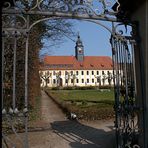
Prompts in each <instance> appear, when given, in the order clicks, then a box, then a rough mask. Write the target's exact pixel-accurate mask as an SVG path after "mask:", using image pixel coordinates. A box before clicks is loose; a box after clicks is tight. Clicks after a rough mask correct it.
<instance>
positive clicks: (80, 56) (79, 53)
mask: <svg viewBox="0 0 148 148" xmlns="http://www.w3.org/2000/svg"><path fill="white" fill-rule="evenodd" d="M75 56H76V59H77V60H78V61H79V62H82V61H83V60H84V46H83V44H82V41H81V39H80V35H79V34H78V39H77V41H76V46H75Z"/></svg>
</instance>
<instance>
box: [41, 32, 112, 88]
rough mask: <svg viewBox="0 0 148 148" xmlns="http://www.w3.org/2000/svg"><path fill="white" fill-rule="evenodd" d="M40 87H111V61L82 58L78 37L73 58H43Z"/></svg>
mask: <svg viewBox="0 0 148 148" xmlns="http://www.w3.org/2000/svg"><path fill="white" fill-rule="evenodd" d="M39 74H40V78H41V87H45V86H46V87H66V86H101V85H113V77H112V76H113V65H112V59H111V58H110V57H108V56H84V46H83V43H82V41H81V39H80V36H79V35H78V39H77V41H76V46H75V56H45V57H44V59H43V61H42V62H41V64H40V71H39Z"/></svg>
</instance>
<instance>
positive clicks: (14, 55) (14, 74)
mask: <svg viewBox="0 0 148 148" xmlns="http://www.w3.org/2000/svg"><path fill="white" fill-rule="evenodd" d="M15 33H16V32H15ZM15 33H14V50H13V97H12V99H13V111H15V106H16V104H15V103H16V101H15V99H16V95H15V93H16V90H15V87H16V85H15V84H16V46H17V45H16V44H17V39H16V37H17V36H16V34H15Z"/></svg>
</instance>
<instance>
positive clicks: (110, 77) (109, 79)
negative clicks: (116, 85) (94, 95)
mask: <svg viewBox="0 0 148 148" xmlns="http://www.w3.org/2000/svg"><path fill="white" fill-rule="evenodd" d="M112 79H113V76H112V74H111V72H109V73H108V76H107V80H108V84H109V86H111V82H112Z"/></svg>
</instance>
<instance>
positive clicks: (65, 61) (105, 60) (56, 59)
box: [41, 56, 113, 70]
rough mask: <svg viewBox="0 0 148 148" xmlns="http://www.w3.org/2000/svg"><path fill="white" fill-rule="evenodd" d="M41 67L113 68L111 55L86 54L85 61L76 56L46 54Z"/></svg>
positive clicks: (68, 68)
mask: <svg viewBox="0 0 148 148" xmlns="http://www.w3.org/2000/svg"><path fill="white" fill-rule="evenodd" d="M41 69H42V70H43V69H44V70H45V69H49V70H81V69H82V70H83V69H84V70H112V69H113V67H112V59H111V58H110V57H109V56H84V61H83V62H79V61H77V59H76V57H75V56H45V57H44V59H43V64H42V66H41Z"/></svg>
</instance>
